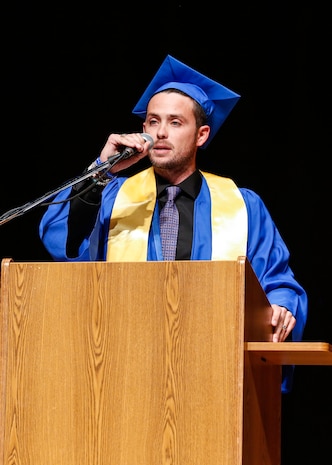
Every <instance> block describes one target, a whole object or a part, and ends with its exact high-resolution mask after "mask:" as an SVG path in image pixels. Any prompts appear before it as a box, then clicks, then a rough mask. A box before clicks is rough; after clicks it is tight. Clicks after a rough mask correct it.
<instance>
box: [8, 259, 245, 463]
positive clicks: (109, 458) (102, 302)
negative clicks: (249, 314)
mask: <svg viewBox="0 0 332 465" xmlns="http://www.w3.org/2000/svg"><path fill="white" fill-rule="evenodd" d="M144 265H145V266H144V268H143V267H142V264H140V263H66V264H63V263H7V264H3V271H2V326H3V329H4V330H5V332H6V333H7V334H6V336H5V337H4V338H3V339H2V349H1V350H2V358H3V359H6V363H5V364H3V363H2V367H1V387H2V405H5V406H6V408H5V412H4V415H2V420H1V433H2V438H1V441H2V444H3V456H2V457H1V460H0V463H1V464H3V465H9V464H10V465H30V464H31V465H45V464H47V465H60V464H61V465H62V464H63V465H69V464H70V465H74V464H78V463H79V464H80V465H104V464H105V465H106V464H107V465H136V464H137V465H142V464H143V463H144V464H145V465H156V464H160V465H164V464H165V465H166V464H167V465H168V464H169V465H184V464H188V465H189V464H190V465H193V464H200V465H201V464H204V465H209V464H211V465H212V464H213V465H215V464H216V463H223V464H225V465H226V464H229V465H235V464H241V461H242V421H243V418H242V417H243V396H242V389H243V386H242V384H241V382H242V381H243V370H244V357H243V354H244V341H243V325H244V311H243V307H244V295H243V292H244V291H243V289H244V279H245V275H244V264H242V265H241V266H242V268H243V272H240V273H239V264H238V263H237V262H226V263H223V265H222V266H221V265H220V263H218V262H206V263H205V262H169V263H167V264H164V263H157V262H154V263H146V264H144ZM241 266H240V268H241ZM7 267H8V268H9V270H8V269H7ZM4 269H5V271H4ZM230 283H231V285H230ZM238 307H240V308H241V311H238ZM239 380H242V381H240V382H239Z"/></svg>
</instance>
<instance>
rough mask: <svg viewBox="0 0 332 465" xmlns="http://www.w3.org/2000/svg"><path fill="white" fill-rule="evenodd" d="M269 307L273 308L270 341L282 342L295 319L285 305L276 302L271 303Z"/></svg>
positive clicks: (292, 326)
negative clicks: (281, 305)
mask: <svg viewBox="0 0 332 465" xmlns="http://www.w3.org/2000/svg"><path fill="white" fill-rule="evenodd" d="M271 307H272V309H273V313H272V320H271V323H272V326H273V328H274V330H273V337H272V341H273V342H284V340H285V339H286V338H287V336H288V335H289V333H290V332H291V331H292V329H293V328H294V326H295V324H296V319H295V318H294V316H293V315H292V313H291V312H290V311H289V310H287V308H286V307H280V306H279V305H277V304H272V305H271Z"/></svg>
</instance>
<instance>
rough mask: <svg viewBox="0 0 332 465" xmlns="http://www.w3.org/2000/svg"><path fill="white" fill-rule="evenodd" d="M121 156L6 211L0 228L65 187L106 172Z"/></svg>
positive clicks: (118, 154)
mask: <svg viewBox="0 0 332 465" xmlns="http://www.w3.org/2000/svg"><path fill="white" fill-rule="evenodd" d="M122 156H123V153H117V154H115V155H113V156H111V157H109V158H108V160H107V161H105V162H103V163H101V164H100V165H97V166H95V167H93V168H92V169H89V170H87V171H85V172H84V173H83V174H82V175H80V176H77V177H75V178H73V179H71V180H70V181H67V182H66V183H65V184H63V185H62V186H60V187H58V188H56V189H54V190H53V191H50V192H47V193H46V194H44V195H43V196H42V197H39V198H38V199H36V200H34V201H32V202H28V203H26V204H24V205H22V206H20V207H16V208H13V209H11V210H8V211H7V212H5V213H4V214H3V215H2V216H0V226H2V225H3V224H5V223H8V221H10V220H13V219H14V218H17V217H18V216H22V215H24V213H26V212H28V211H30V210H32V209H33V208H35V207H37V206H38V205H40V204H42V203H43V202H46V201H47V200H49V199H50V198H51V197H55V196H56V195H57V194H59V193H60V192H62V191H63V190H64V189H67V187H71V186H74V185H75V184H78V183H79V182H81V181H84V180H85V179H88V178H90V177H91V176H93V175H94V174H95V173H98V172H100V171H103V170H105V171H108V170H109V169H110V168H111V167H112V166H113V165H115V163H117V162H118V161H119V160H120V159H121V158H122Z"/></svg>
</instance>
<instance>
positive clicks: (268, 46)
mask: <svg viewBox="0 0 332 465" xmlns="http://www.w3.org/2000/svg"><path fill="white" fill-rule="evenodd" d="M267 4H268V5H267ZM288 4H291V2H285V5H283V2H253V3H250V2H246V3H244V4H242V3H240V2H231V4H227V5H223V4H220V3H217V4H215V3H213V2H204V4H201V5H200V6H197V5H196V6H194V2H162V3H160V4H158V3H156V2H154V3H153V4H152V5H147V4H146V3H142V4H137V3H136V4H135V5H134V6H129V5H127V4H126V5H124V4H120V5H116V6H115V5H113V6H112V5H111V4H110V5H109V6H107V7H105V6H104V7H98V5H96V4H95V3H94V6H92V4H88V5H85V6H82V5H79V4H78V6H77V7H76V8H74V7H69V6H68V5H65V6H61V5H60V4H56V5H54V6H52V5H50V4H47V5H48V6H47V9H46V11H44V10H43V9H42V7H38V8H37V7H36V8H34V7H33V6H31V5H28V4H23V5H19V4H17V3H15V4H12V5H11V6H10V7H7V11H6V12H3V15H2V26H3V27H2V30H3V31H6V32H2V35H3V39H2V42H1V59H2V73H1V81H2V86H1V89H2V123H1V125H2V128H3V134H2V182H1V183H0V189H1V192H0V199H1V204H0V215H3V214H4V213H5V212H7V211H9V210H10V209H12V208H16V207H20V206H23V205H25V204H26V203H29V202H34V201H36V200H37V199H39V198H41V197H42V196H43V195H44V194H46V193H48V192H51V191H53V190H54V189H56V188H58V187H60V186H61V185H62V184H63V183H65V182H67V181H68V180H71V179H72V178H73V177H76V176H78V175H79V174H81V172H82V170H83V169H84V168H85V167H86V166H87V165H88V164H90V162H91V161H92V160H94V159H95V158H96V156H98V154H99V151H100V150H101V148H102V146H103V145H104V143H105V142H106V139H107V137H108V135H109V134H110V133H111V132H131V131H135V132H136V131H138V132H142V126H141V123H142V121H141V120H140V119H139V118H138V117H136V116H134V115H132V114H131V111H132V109H133V107H134V105H135V104H136V102H137V101H138V99H139V97H140V96H141V94H142V93H143V91H144V90H145V87H146V86H147V84H148V83H149V82H150V79H151V78H152V77H153V75H154V73H155V72H156V71H157V69H158V68H159V66H160V64H161V63H162V61H163V60H164V58H165V57H166V55H167V54H170V55H172V56H174V57H175V58H177V59H179V60H180V61H183V62H185V63H186V64H188V65H189V66H191V67H193V68H195V69H197V70H198V71H200V72H202V73H203V74H206V75H208V76H209V77H211V78H212V79H215V80H216V81H219V82H221V83H223V84H224V85H225V86H227V87H229V88H231V89H232V90H234V91H235V92H238V93H239V94H240V95H241V99H240V101H239V102H238V103H237V105H236V106H235V108H234V110H233V111H232V112H231V114H230V116H229V117H228V119H227V120H226V122H225V123H224V125H223V126H222V128H221V130H220V131H219V133H218V135H217V136H216V137H215V139H214V140H213V141H212V142H211V144H210V145H209V147H208V148H207V149H206V150H205V151H204V152H202V153H201V155H200V157H199V160H200V168H202V169H205V170H210V171H212V172H215V173H218V174H222V175H225V176H229V177H232V178H233V179H234V180H235V181H236V182H237V184H238V185H240V186H244V187H249V188H251V189H253V190H255V191H256V192H257V193H259V194H260V195H261V197H262V198H263V200H264V201H265V203H266V205H267V207H268V209H269V210H270V212H271V214H272V216H273V218H274V220H275V222H276V224H277V225H278V228H279V230H280V232H281V234H282V236H283V238H284V240H285V242H286V244H287V245H288V248H289V249H290V251H291V266H292V268H293V271H294V273H295V275H296V277H297V279H298V280H299V281H300V282H301V284H302V285H303V286H304V287H305V289H306V290H307V293H308V297H309V316H308V322H307V326H306V329H305V334H304V339H305V340H307V341H324V342H330V343H332V309H331V306H330V301H329V300H328V295H329V290H330V286H331V284H330V269H331V265H330V261H331V253H330V250H331V233H330V218H329V216H330V211H331V206H330V203H331V201H330V189H329V188H328V186H329V183H328V180H329V177H330V175H329V168H328V166H329V165H328V162H329V155H330V154H331V142H330V133H331V117H330V107H331V100H332V99H331V96H332V91H331V71H330V61H331V19H330V13H329V12H328V8H327V7H325V8H322V7H321V6H320V5H319V3H318V2H315V4H314V3H312V2H309V3H307V4H306V5H304V2H303V4H301V3H299V5H298V6H296V5H294V4H293V5H291V6H289V5H288ZM43 211H44V210H43V207H37V208H32V209H31V210H29V211H28V212H27V213H25V214H24V215H23V216H20V217H16V218H14V219H13V220H11V221H9V222H6V223H5V224H2V225H1V229H0V258H5V257H6V258H7V257H11V258H13V259H14V260H15V261H44V260H49V259H50V257H48V255H47V253H46V251H45V250H44V248H43V246H42V244H41V242H40V240H39V236H38V224H39V220H40V217H41V215H42V213H43ZM331 394H332V367H330V366H328V367H317V366H305V367H301V366H298V367H296V370H295V378H294V387H293V390H292V392H291V393H290V394H288V395H286V396H283V415H282V442H283V445H282V465H290V464H291V465H297V464H301V465H306V464H310V465H311V464H312V463H315V464H320V463H326V460H327V459H326V457H329V456H330V455H331V439H332V425H331V420H332V396H331ZM271 408H273V406H271ZM257 465H258V464H257Z"/></svg>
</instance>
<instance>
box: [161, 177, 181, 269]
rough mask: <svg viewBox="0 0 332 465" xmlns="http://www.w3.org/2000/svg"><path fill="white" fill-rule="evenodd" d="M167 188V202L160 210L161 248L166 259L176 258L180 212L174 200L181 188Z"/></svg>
mask: <svg viewBox="0 0 332 465" xmlns="http://www.w3.org/2000/svg"><path fill="white" fill-rule="evenodd" d="M166 190H167V202H166V203H165V206H164V207H163V208H162V210H161V212H160V235H161V248H162V251H163V256H164V260H175V253H176V244H177V238H178V230H179V212H178V209H177V207H176V205H175V203H174V200H175V198H176V196H177V195H178V194H179V192H180V190H181V189H180V187H178V186H168V187H167V188H166Z"/></svg>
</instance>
